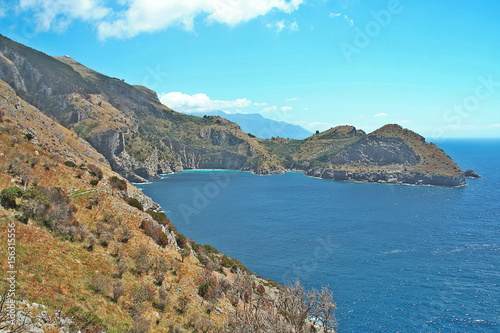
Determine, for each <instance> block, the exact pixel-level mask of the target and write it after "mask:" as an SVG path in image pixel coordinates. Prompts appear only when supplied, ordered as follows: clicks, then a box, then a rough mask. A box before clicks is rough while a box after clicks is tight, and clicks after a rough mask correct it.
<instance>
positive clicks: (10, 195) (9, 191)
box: [0, 186, 24, 209]
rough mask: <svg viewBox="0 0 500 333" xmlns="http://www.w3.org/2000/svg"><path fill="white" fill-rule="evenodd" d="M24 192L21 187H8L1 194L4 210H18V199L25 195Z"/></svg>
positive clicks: (0, 198) (0, 199)
mask: <svg viewBox="0 0 500 333" xmlns="http://www.w3.org/2000/svg"><path fill="white" fill-rule="evenodd" d="M23 193H24V192H23V190H22V189H20V188H19V187H16V186H13V187H7V188H4V189H3V190H2V192H1V193H0V201H1V204H2V206H3V207H4V208H7V209H8V208H16V207H17V204H16V199H17V198H20V197H21V196H22V195H23Z"/></svg>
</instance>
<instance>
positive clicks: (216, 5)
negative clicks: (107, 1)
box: [97, 0, 303, 39]
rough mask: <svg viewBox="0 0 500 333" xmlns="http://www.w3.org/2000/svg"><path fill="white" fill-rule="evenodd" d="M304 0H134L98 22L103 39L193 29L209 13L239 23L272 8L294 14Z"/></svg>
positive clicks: (214, 20) (213, 20)
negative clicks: (174, 27) (107, 18)
mask: <svg viewBox="0 0 500 333" xmlns="http://www.w3.org/2000/svg"><path fill="white" fill-rule="evenodd" d="M302 2H303V0H289V1H287V0H210V1H208V0H190V1H186V0H130V1H129V3H130V5H129V7H128V8H127V9H126V10H125V11H123V12H120V13H117V14H116V15H115V17H113V18H112V19H110V20H109V21H105V22H101V23H100V24H99V25H98V28H97V30H98V34H99V37H100V38H101V39H106V38H109V37H118V38H127V37H133V36H136V35H138V34H139V33H142V32H154V31H159V30H165V29H167V28H169V27H172V26H180V27H183V28H184V29H186V30H193V28H194V19H195V18H196V17H198V16H205V15H206V22H207V23H221V24H227V25H229V26H235V25H237V24H239V23H242V22H247V21H250V20H252V19H254V18H256V17H258V16H263V15H266V14H268V13H269V12H271V11H274V10H276V11H281V12H285V13H288V14H289V13H291V12H293V11H295V10H297V9H298V8H299V6H300V5H301V4H302Z"/></svg>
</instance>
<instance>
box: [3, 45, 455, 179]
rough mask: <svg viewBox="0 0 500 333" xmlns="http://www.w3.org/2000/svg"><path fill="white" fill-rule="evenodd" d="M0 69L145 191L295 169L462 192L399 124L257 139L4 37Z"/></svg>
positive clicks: (441, 157)
mask: <svg viewBox="0 0 500 333" xmlns="http://www.w3.org/2000/svg"><path fill="white" fill-rule="evenodd" d="M0 64H1V70H0V79H3V80H4V81H5V82H7V83H8V84H9V85H10V86H11V87H12V88H13V89H14V90H15V91H16V93H17V94H18V95H19V96H20V97H21V98H23V99H24V100H26V101H27V102H29V103H31V104H32V105H34V106H35V107H37V108H38V109H39V110H40V111H42V112H43V113H44V114H46V115H48V116H49V117H51V118H53V119H55V120H57V121H58V122H59V123H60V124H62V125H64V126H65V127H67V128H69V129H71V130H73V131H75V132H76V133H77V134H78V135H79V136H80V137H81V138H84V139H85V140H87V141H88V142H89V143H90V144H91V145H92V146H93V147H94V148H95V149H96V150H97V151H98V152H99V153H101V154H102V155H103V156H104V157H105V158H106V160H107V161H108V163H109V164H110V166H111V168H112V170H114V171H115V172H117V173H119V174H120V175H122V176H123V177H125V178H126V179H128V180H129V181H134V182H144V181H146V179H147V178H151V177H158V174H162V173H169V172H179V171H182V170H183V169H212V168H220V169H236V170H246V171H251V172H254V173H257V174H273V173H282V172H285V171H286V170H292V169H293V170H299V171H302V172H304V173H306V174H308V175H311V176H317V177H322V178H327V179H335V180H353V181H367V182H390V183H393V182H394V183H409V184H432V185H446V186H458V185H463V184H465V177H464V173H463V171H462V170H461V169H460V167H458V166H457V165H456V164H455V163H454V162H453V161H452V160H451V158H449V156H447V155H446V154H445V153H444V152H443V151H442V150H440V149H439V148H437V147H436V146H435V145H433V144H431V143H427V142H426V141H425V139H424V138H423V137H421V136H419V135H418V134H416V133H414V132H412V131H409V130H406V129H403V128H402V127H400V126H398V125H387V126H384V127H382V128H381V129H378V130H376V131H375V132H373V133H370V134H368V135H367V134H366V133H365V132H363V131H361V130H357V129H355V128H354V127H352V126H339V127H335V128H332V129H330V130H327V131H324V132H322V133H318V134H315V135H311V136H309V137H307V138H305V139H302V140H294V139H284V138H282V137H274V138H271V139H259V138H256V137H255V136H254V135H249V134H248V133H245V132H244V131H242V130H241V128H240V127H239V126H238V125H237V124H235V123H233V122H231V121H229V120H227V119H224V118H222V117H220V116H206V117H195V116H190V115H186V114H182V113H179V112H176V111H174V110H171V109H169V108H168V107H166V106H164V105H162V104H161V103H160V101H159V99H158V97H157V95H156V93H155V92H153V91H151V90H149V89H148V88H146V87H142V86H133V85H129V84H127V83H125V82H123V81H122V80H119V79H116V78H111V77H107V76H105V75H102V74H99V73H97V72H95V71H93V70H91V69H89V68H86V67H85V66H83V65H82V64H80V63H78V62H77V61H75V60H73V59H71V58H69V57H50V56H48V55H45V54H43V53H41V52H38V51H36V50H33V49H31V48H29V47H26V46H23V45H21V44H18V43H16V42H13V41H11V40H10V39H8V38H5V37H3V36H0ZM225 116H227V115H225ZM256 133H257V132H256ZM251 134H254V133H251Z"/></svg>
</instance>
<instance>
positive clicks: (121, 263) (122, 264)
mask: <svg viewBox="0 0 500 333" xmlns="http://www.w3.org/2000/svg"><path fill="white" fill-rule="evenodd" d="M116 269H117V270H118V277H119V278H120V279H121V278H122V276H123V274H125V272H126V271H127V270H128V265H127V262H126V261H125V259H124V258H120V260H118V263H116Z"/></svg>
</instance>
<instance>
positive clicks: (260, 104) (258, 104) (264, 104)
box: [253, 103, 267, 106]
mask: <svg viewBox="0 0 500 333" xmlns="http://www.w3.org/2000/svg"><path fill="white" fill-rule="evenodd" d="M253 105H255V106H267V103H253Z"/></svg>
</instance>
